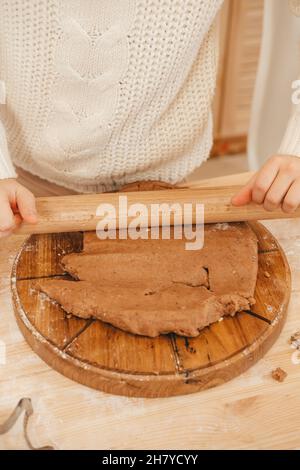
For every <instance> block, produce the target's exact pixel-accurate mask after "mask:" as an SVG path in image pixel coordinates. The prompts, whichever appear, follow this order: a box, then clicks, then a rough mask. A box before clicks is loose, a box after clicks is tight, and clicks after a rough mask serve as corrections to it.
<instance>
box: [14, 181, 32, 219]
mask: <svg viewBox="0 0 300 470" xmlns="http://www.w3.org/2000/svg"><path fill="white" fill-rule="evenodd" d="M16 202H17V206H18V210H19V212H20V215H21V217H22V218H23V220H24V221H25V222H29V223H31V224H35V223H36V222H37V211H36V204H35V197H34V195H33V194H32V193H31V192H30V191H28V189H26V188H24V186H20V187H19V188H18V190H17V193H16Z"/></svg>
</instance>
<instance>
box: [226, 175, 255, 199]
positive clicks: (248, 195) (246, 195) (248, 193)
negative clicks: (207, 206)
mask: <svg viewBox="0 0 300 470" xmlns="http://www.w3.org/2000/svg"><path fill="white" fill-rule="evenodd" d="M255 179H256V175H254V176H252V178H251V179H250V181H248V183H247V184H246V185H245V186H244V187H243V188H242V189H240V191H238V192H237V193H236V194H235V195H234V196H233V198H232V199H231V203H232V204H233V205H234V206H243V205H245V204H248V203H249V202H250V201H251V200H252V189H253V186H254V182H255Z"/></svg>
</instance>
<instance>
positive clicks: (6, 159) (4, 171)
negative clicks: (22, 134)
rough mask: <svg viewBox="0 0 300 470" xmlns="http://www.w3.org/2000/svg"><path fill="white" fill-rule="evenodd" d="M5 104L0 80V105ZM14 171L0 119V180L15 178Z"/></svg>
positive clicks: (3, 90) (2, 84) (2, 83)
mask: <svg viewBox="0 0 300 470" xmlns="http://www.w3.org/2000/svg"><path fill="white" fill-rule="evenodd" d="M4 104H5V84H4V82H3V81H0V106H2V105H4ZM16 177H17V175H16V172H15V169H14V166H13V164H12V161H11V158H10V155H9V150H8V146H7V140H6V133H5V129H4V126H3V124H2V122H1V121H0V180H1V179H5V178H16Z"/></svg>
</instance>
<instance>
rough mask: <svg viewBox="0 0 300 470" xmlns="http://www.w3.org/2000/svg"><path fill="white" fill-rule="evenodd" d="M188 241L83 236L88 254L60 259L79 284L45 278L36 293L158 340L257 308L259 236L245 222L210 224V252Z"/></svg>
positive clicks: (71, 310) (191, 332) (193, 331)
mask: <svg viewBox="0 0 300 470" xmlns="http://www.w3.org/2000/svg"><path fill="white" fill-rule="evenodd" d="M186 241H187V240H184V239H183V240H174V239H171V240H107V241H101V240H98V239H97V237H96V235H95V233H88V234H85V244H84V250H83V252H82V253H71V254H69V255H66V256H64V257H63V258H62V265H63V266H64V269H65V271H66V272H68V273H70V274H71V275H72V276H73V277H74V279H76V281H75V280H74V281H70V280H63V279H61V280H59V279H43V280H40V281H39V282H38V284H37V288H38V289H39V290H41V291H43V292H44V293H46V294H47V295H48V296H49V297H50V298H52V299H54V300H55V301H57V302H58V303H59V304H60V305H61V306H62V308H63V309H64V310H65V311H66V312H68V313H71V314H72V315H75V316H77V317H81V318H91V317H92V318H96V319H99V320H102V321H104V322H107V323H110V324H111V325H113V326H115V327H118V328H121V329H123V330H125V331H128V332H131V333H135V334H139V335H145V336H151V337H155V336H158V335H159V334H163V333H169V332H174V333H177V334H179V335H183V336H197V335H198V334H199V331H200V330H201V329H203V328H204V327H206V326H208V325H210V324H211V323H214V322H216V321H218V320H219V319H220V318H221V317H223V316H224V315H234V314H235V313H237V312H239V311H242V310H247V309H250V308H251V305H252V304H253V303H254V298H253V296H254V290H255V284H256V277H257V267H258V256H257V238H256V235H255V234H254V232H253V231H252V229H251V228H250V227H249V226H248V225H247V224H244V223H234V224H226V225H224V224H214V225H207V226H206V227H205V243H204V248H203V249H202V250H199V251H186V250H185V243H186Z"/></svg>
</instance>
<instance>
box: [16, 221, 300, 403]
mask: <svg viewBox="0 0 300 470" xmlns="http://www.w3.org/2000/svg"><path fill="white" fill-rule="evenodd" d="M251 227H252V228H253V230H254V231H255V233H256V235H257V237H258V240H259V270H258V278H257V285H256V291H255V299H256V304H255V306H254V307H253V310H252V311H251V312H241V313H238V314H237V315H236V316H235V317H225V318H224V319H223V321H220V322H218V323H215V324H213V325H211V326H210V327H207V328H205V329H204V330H203V331H201V333H200V334H199V336H198V337H197V338H184V337H180V336H177V335H175V334H169V335H162V336H160V337H158V338H148V337H142V336H136V335H133V334H130V333H126V332H124V331H121V330H119V329H117V328H114V327H112V326H110V325H108V324H105V323H103V322H101V321H98V320H83V319H78V318H75V317H73V316H66V314H65V312H64V311H63V310H62V308H61V307H60V306H59V305H58V304H55V303H53V302H51V301H50V300H49V299H48V298H46V297H45V295H44V294H41V293H40V292H37V291H36V290H35V289H34V288H33V283H34V281H35V280H36V279H39V278H47V277H62V276H65V273H64V272H63V269H62V268H61V266H60V264H59V262H60V258H61V256H63V255H64V254H66V253H70V252H80V251H81V250H82V249H83V244H84V237H85V233H82V232H78V233H61V234H53V235H32V236H31V237H30V238H29V239H28V240H27V241H26V242H25V243H24V245H23V246H22V248H21V249H20V251H19V253H18V255H17V257H16V260H15V262H14V266H13V271H12V279H11V280H12V283H11V285H12V295H13V304H14V310H15V314H16V319H17V322H18V325H19V327H20V329H21V331H22V333H23V335H24V337H25V338H26V340H27V341H28V343H29V344H30V346H31V347H32V349H33V350H34V351H35V352H36V353H37V354H38V355H39V356H40V357H41V358H42V359H44V361H45V362H47V364H49V365H50V366H51V367H53V369H55V370H57V371H59V372H61V373H62V374H63V375H65V376H67V377H69V378H71V379H73V380H76V381H77V382H80V383H81V384H84V385H87V386H89V387H93V388H95V389H98V390H103V391H105V392H109V393H114V394H119V395H126V396H136V397H167V396H172V395H180V394H187V393H193V392H197V391H199V390H203V389H207V388H210V387H214V386H216V385H220V384H223V383H224V382H226V381H228V380H230V379H232V378H233V377H235V376H237V375H239V374H241V373H242V372H244V371H245V370H246V369H248V368H249V367H251V366H252V365H253V364H255V363H256V362H257V361H258V360H259V359H260V358H261V357H262V356H263V355H264V354H265V353H266V352H267V351H268V349H269V348H270V347H271V346H272V344H273V343H274V341H275V340H276V338H277V337H278V335H279V333H280V331H281V329H282V327H283V324H284V321H285V317H286V312H287V306H288V302H289V297H290V290H291V287H290V286H291V283H290V270H289V266H288V263H287V261H286V258H285V255H284V253H283V251H282V249H281V248H280V246H279V244H278V243H277V241H276V240H275V239H274V237H273V236H272V235H271V234H270V232H268V231H267V230H266V229H265V228H264V227H263V225H261V224H259V223H251ZM99 243H101V242H100V241H99Z"/></svg>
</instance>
